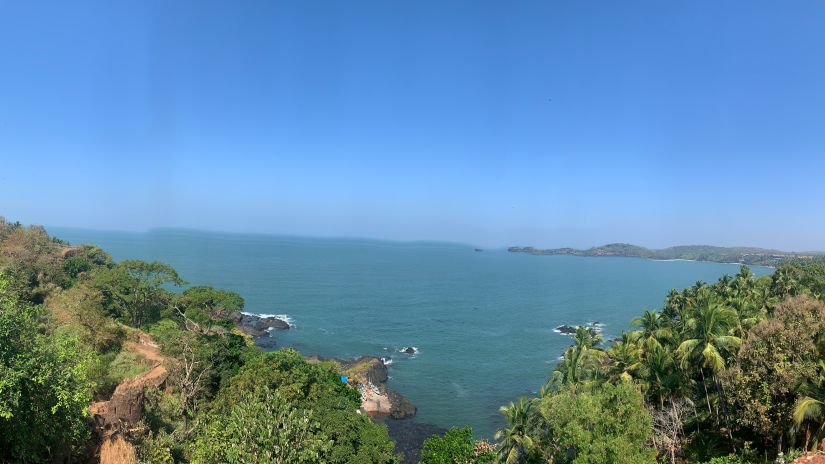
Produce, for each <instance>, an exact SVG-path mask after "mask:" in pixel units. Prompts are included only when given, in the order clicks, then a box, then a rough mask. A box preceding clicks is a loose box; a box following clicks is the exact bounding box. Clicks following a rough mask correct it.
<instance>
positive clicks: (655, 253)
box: [508, 243, 825, 266]
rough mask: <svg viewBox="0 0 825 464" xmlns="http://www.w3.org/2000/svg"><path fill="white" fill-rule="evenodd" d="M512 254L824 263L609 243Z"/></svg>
mask: <svg viewBox="0 0 825 464" xmlns="http://www.w3.org/2000/svg"><path fill="white" fill-rule="evenodd" d="M508 251H510V252H512V253H530V254H532V255H571V256H622V257H626V258H645V259H690V260H694V261H710V262H714V263H739V264H751V265H761V266H775V265H777V264H779V263H782V262H786V261H794V260H801V261H816V260H821V259H825V253H821V252H806V253H796V252H786V251H779V250H768V249H764V248H753V247H717V246H710V245H681V246H673V247H669V248H662V249H659V250H652V249H650V248H645V247H640V246H637V245H631V244H628V243H611V244H608V245H603V246H599V247H593V248H588V249H586V250H578V249H575V248H550V249H540V248H533V247H510V248H509V249H508Z"/></svg>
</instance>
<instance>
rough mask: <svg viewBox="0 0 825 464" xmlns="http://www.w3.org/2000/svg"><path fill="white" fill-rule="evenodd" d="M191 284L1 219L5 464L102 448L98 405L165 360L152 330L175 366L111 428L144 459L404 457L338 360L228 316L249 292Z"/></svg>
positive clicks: (81, 455) (76, 457)
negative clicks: (280, 341) (247, 329)
mask: <svg viewBox="0 0 825 464" xmlns="http://www.w3.org/2000/svg"><path fill="white" fill-rule="evenodd" d="M183 285H185V282H184V281H183V279H181V277H180V276H179V275H178V274H177V272H176V271H175V270H174V269H173V268H172V267H170V266H168V265H165V264H163V263H158V262H151V263H148V262H143V261H136V260H130V261H123V262H120V263H115V262H113V261H112V259H111V258H110V257H109V255H108V254H106V253H105V252H104V251H102V250H101V249H99V248H97V247H94V246H87V245H84V246H69V245H68V244H66V243H65V242H62V241H60V240H58V239H54V238H52V237H50V236H49V235H48V234H47V233H46V231H45V230H44V229H43V228H41V227H23V226H22V225H20V224H19V223H14V224H7V223H6V222H5V221H3V220H2V219H0V462H24V463H29V462H31V463H36V462H67V461H74V462H77V461H85V460H87V459H90V458H91V456H93V454H94V453H95V452H96V449H97V447H98V446H99V443H100V440H101V435H100V434H101V433H104V431H103V430H98V429H95V427H94V425H93V421H91V420H90V417H89V416H90V413H89V406H90V403H91V401H92V400H96V401H102V400H108V399H109V397H110V396H111V395H112V392H113V391H114V389H115V387H116V386H117V384H118V382H120V381H122V380H124V379H130V378H133V377H136V376H138V375H140V374H142V373H144V372H146V371H148V370H149V369H151V367H152V365H153V363H157V362H158V360H157V359H154V360H151V359H146V358H144V356H145V355H144V354H140V353H139V352H137V351H135V348H134V347H135V346H138V345H140V343H141V341H139V338H141V337H144V338H145V337H147V335H146V334H147V333H148V334H149V335H151V337H152V340H154V342H156V343H158V344H159V345H160V355H159V356H161V357H162V360H163V365H164V367H165V369H166V372H167V373H168V377H167V378H166V381H165V384H164V386H162V387H161V388H160V389H156V388H147V389H146V390H145V392H144V395H143V396H144V397H145V401H144V403H143V408H144V409H145V415H144V417H143V419H142V420H141V421H140V422H138V423H132V424H123V425H124V426H125V427H122V428H121V429H117V428H116V429H114V430H108V431H105V433H106V434H111V433H115V434H118V435H119V436H121V437H122V438H125V439H126V441H127V443H128V444H129V445H130V446H131V447H132V448H133V449H134V451H133V452H132V454H133V455H136V457H137V459H138V460H139V461H140V462H147V463H176V462H180V463H186V462H193V463H214V462H227V463H247V462H257V463H281V462H283V463H300V462H306V463H387V464H394V463H398V462H399V459H400V458H399V457H398V456H396V455H395V454H394V452H393V449H394V443H393V442H392V441H390V440H389V438H388V437H387V429H386V427H384V426H382V425H377V424H374V423H372V422H371V421H370V420H369V419H368V418H367V417H366V416H363V415H361V414H359V413H358V412H357V410H358V407H359V406H360V396H359V393H358V391H357V390H356V389H354V388H352V387H349V386H347V385H344V384H342V383H341V381H340V377H339V374H338V373H337V372H336V371H335V370H334V366H333V365H332V364H331V363H309V362H307V361H306V360H304V358H303V357H302V356H300V355H299V354H298V353H297V352H295V351H292V350H284V351H279V352H274V353H263V352H262V351H261V350H260V349H259V348H257V347H256V346H254V344H252V343H251V341H250V340H249V339H248V337H246V336H244V335H241V334H239V333H238V331H237V330H235V329H234V326H233V324H232V323H231V322H230V321H229V320H227V317H228V316H229V314H230V313H231V312H233V311H239V310H241V309H243V304H244V303H243V298H241V296H240V295H238V294H237V293H234V292H228V291H223V290H218V289H213V288H211V287H205V286H197V287H190V288H187V289H186V290H184V291H182V292H173V291H171V290H170V289H174V288H175V287H180V286H183ZM130 406H135V407H139V406H140V405H139V404H135V405H130ZM131 462H136V461H134V460H132V461H131Z"/></svg>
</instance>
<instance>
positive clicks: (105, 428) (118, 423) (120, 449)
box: [89, 332, 169, 464]
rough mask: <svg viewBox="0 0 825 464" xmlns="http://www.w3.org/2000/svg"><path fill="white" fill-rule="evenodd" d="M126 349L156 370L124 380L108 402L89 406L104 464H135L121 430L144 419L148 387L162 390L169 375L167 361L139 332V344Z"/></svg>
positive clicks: (130, 345)
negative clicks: (144, 402)
mask: <svg viewBox="0 0 825 464" xmlns="http://www.w3.org/2000/svg"><path fill="white" fill-rule="evenodd" d="M123 349H125V350H128V351H131V352H133V353H135V354H137V355H138V356H140V357H142V358H144V359H146V360H147V361H149V362H150V363H152V365H153V367H152V368H151V369H149V370H147V371H145V372H143V373H141V374H140V375H138V376H136V377H133V378H131V379H124V380H123V381H122V382H120V384H118V386H117V388H115V392H114V393H113V394H112V397H111V398H110V399H109V400H108V401H98V402H96V403H92V404H91V405H89V412H90V413H91V414H92V415H93V416H94V419H95V423H96V425H97V430H98V432H99V433H100V436H101V447H100V449H99V453H98V455H99V456H100V461H99V462H100V463H101V464H120V463H124V464H134V463H136V462H137V461H136V459H135V457H134V456H135V452H134V447H132V445H131V444H130V443H129V442H128V441H126V440H124V439H123V436H122V435H121V430H123V429H124V428H125V427H128V426H130V425H131V424H134V423H136V422H138V421H139V420H141V419H142V418H143V400H144V397H143V391H144V389H145V388H146V387H155V388H159V387H161V386H162V385H163V384H164V382H166V378H167V377H168V376H169V373H168V372H167V371H166V368H165V367H164V366H163V362H164V361H165V360H166V357H165V356H163V355H162V354H161V353H160V349H159V348H158V345H157V344H156V343H154V342H153V341H152V338H151V337H150V336H149V335H148V334H146V333H144V332H138V341H137V342H132V341H129V342H125V343H124V344H123Z"/></svg>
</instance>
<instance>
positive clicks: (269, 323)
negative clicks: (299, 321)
mask: <svg viewBox="0 0 825 464" xmlns="http://www.w3.org/2000/svg"><path fill="white" fill-rule="evenodd" d="M257 327H258V328H266V329H274V330H289V324H287V323H286V321H282V320H280V319H278V318H277V317H264V318H262V319H259V320H258V323H257Z"/></svg>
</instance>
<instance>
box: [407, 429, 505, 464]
mask: <svg viewBox="0 0 825 464" xmlns="http://www.w3.org/2000/svg"><path fill="white" fill-rule="evenodd" d="M495 461H496V453H495V448H494V447H493V446H492V445H490V444H488V443H487V442H484V441H479V442H474V441H473V430H472V429H471V428H470V427H464V428H461V429H457V428H453V429H450V430H448V431H447V433H445V434H444V436H441V437H439V436H434V437H432V438H428V439H427V440H425V441H424V446H423V447H422V449H421V461H419V462H420V463H421V464H453V463H456V462H460V463H467V464H492V463H494V462H495Z"/></svg>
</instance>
